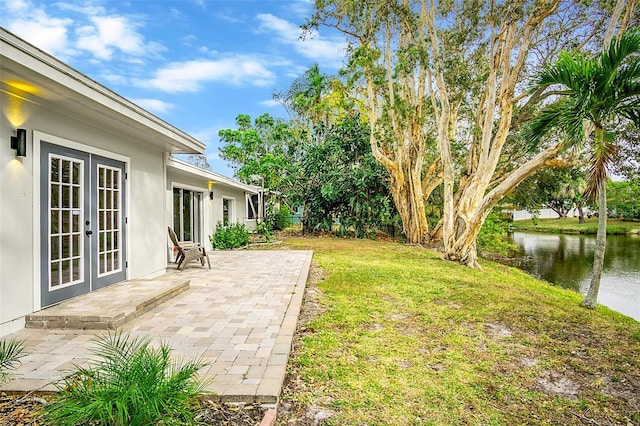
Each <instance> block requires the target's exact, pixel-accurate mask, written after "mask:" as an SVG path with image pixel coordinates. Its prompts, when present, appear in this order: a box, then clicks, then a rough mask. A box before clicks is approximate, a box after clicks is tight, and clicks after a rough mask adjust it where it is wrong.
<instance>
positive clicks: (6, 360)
mask: <svg viewBox="0 0 640 426" xmlns="http://www.w3.org/2000/svg"><path fill="white" fill-rule="evenodd" d="M26 355H27V353H26V351H25V348H24V343H23V342H22V341H20V340H13V339H11V340H0V384H2V383H5V382H6V381H7V380H9V376H10V373H9V372H10V371H11V370H13V369H15V368H16V366H17V365H18V364H19V363H20V358H22V357H24V356H26Z"/></svg>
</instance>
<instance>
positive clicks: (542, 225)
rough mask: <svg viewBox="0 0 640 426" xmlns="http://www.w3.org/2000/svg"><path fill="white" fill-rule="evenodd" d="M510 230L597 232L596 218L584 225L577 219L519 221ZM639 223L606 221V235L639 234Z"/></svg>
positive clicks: (568, 232) (565, 232)
mask: <svg viewBox="0 0 640 426" xmlns="http://www.w3.org/2000/svg"><path fill="white" fill-rule="evenodd" d="M511 228H512V229H516V230H517V229H520V230H525V231H537V232H549V233H558V234H593V235H595V234H596V232H597V231H598V218H597V217H592V218H586V219H585V223H578V218H575V217H569V218H562V219H535V220H533V219H529V220H519V221H517V222H513V223H512V224H511ZM639 231H640V223H639V222H628V221H623V220H620V219H608V220H607V234H610V235H624V234H628V233H630V232H639Z"/></svg>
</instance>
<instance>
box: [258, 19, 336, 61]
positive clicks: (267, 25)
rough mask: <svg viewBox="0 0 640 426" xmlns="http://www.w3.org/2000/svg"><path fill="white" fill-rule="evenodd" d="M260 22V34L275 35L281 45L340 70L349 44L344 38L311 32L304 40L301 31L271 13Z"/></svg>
mask: <svg viewBox="0 0 640 426" xmlns="http://www.w3.org/2000/svg"><path fill="white" fill-rule="evenodd" d="M257 18H258V20H259V21H260V26H259V27H258V31H259V32H260V33H269V34H275V35H276V36H277V38H278V41H279V42H280V43H283V44H286V45H289V46H292V47H293V48H294V49H295V51H296V52H297V53H298V54H300V55H302V56H304V57H306V58H309V59H312V60H314V61H316V62H318V63H320V64H321V65H322V66H328V67H333V68H339V67H340V66H341V64H342V61H343V59H344V55H345V50H346V47H347V43H346V41H345V40H344V38H342V37H321V36H320V34H319V33H318V32H317V31H311V32H310V33H309V34H307V36H306V37H305V38H304V40H303V39H302V38H301V37H300V36H301V34H302V31H301V29H300V28H299V27H298V26H296V25H295V24H292V23H291V22H289V21H287V20H285V19H282V18H278V17H277V16H275V15H272V14H270V13H262V14H259V15H258V16H257Z"/></svg>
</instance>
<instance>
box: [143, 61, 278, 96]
mask: <svg viewBox="0 0 640 426" xmlns="http://www.w3.org/2000/svg"><path fill="white" fill-rule="evenodd" d="M275 78H276V76H275V74H274V73H273V72H271V71H270V70H268V69H267V68H266V67H265V66H264V65H263V64H262V63H261V62H259V61H258V60H256V59H255V58H249V57H244V56H236V57H229V58H223V59H219V60H203V59H200V60H192V61H186V62H173V63H170V64H168V65H167V66H166V67H165V68H162V69H160V70H158V71H156V73H155V76H154V77H153V78H152V79H151V80H148V81H141V82H139V83H140V84H141V85H143V86H145V87H150V88H154V89H159V90H162V91H165V92H170V93H180V92H196V91H198V89H200V87H201V86H202V84H203V83H205V82H210V81H219V82H223V83H229V84H251V85H254V86H258V87H264V86H268V85H270V84H272V83H273V82H274V81H275Z"/></svg>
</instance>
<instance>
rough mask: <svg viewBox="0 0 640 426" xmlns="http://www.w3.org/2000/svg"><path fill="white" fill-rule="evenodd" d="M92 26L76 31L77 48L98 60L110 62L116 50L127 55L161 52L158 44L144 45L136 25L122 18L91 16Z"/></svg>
mask: <svg viewBox="0 0 640 426" xmlns="http://www.w3.org/2000/svg"><path fill="white" fill-rule="evenodd" d="M90 21H91V23H92V24H93V25H85V26H83V27H80V28H78V29H77V34H78V41H77V43H76V45H77V47H78V48H79V49H82V50H87V51H89V52H91V54H92V55H94V56H95V57H96V58H98V59H102V60H110V59H111V58H112V56H113V54H114V51H115V50H116V49H117V50H119V51H121V52H123V53H126V54H129V55H141V56H142V55H144V56H146V55H149V54H153V53H156V52H158V51H161V50H162V49H163V48H162V46H161V45H159V44H158V43H145V42H144V38H143V37H142V35H141V34H140V33H139V32H138V31H137V28H136V27H137V25H136V24H134V23H132V22H131V21H130V20H129V19H127V18H126V17H124V16H92V17H90Z"/></svg>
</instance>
